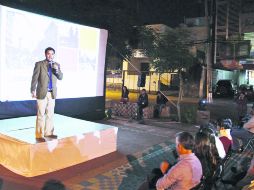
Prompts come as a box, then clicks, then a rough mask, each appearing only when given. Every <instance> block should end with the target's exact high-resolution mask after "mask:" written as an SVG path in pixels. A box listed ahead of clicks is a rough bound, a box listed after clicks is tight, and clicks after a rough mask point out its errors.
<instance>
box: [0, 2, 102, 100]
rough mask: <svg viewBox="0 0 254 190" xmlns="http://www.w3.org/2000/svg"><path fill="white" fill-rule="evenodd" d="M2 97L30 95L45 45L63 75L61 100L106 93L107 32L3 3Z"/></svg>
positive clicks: (0, 19) (27, 97)
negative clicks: (50, 50)
mask: <svg viewBox="0 0 254 190" xmlns="http://www.w3.org/2000/svg"><path fill="white" fill-rule="evenodd" d="M0 42H1V43H0V101H1V102H3V101H23V100H31V94H30V85H31V77H32V73H33V68H34V64H35V63H36V62H37V61H40V60H44V59H45V54H44V50H45V48H47V47H53V48H54V49H55V50H56V54H55V59H54V61H56V62H58V63H60V65H61V70H62V72H63V74H64V76H63V80H62V81H58V83H57V88H58V93H57V94H58V97H57V98H58V99H63V98H79V97H97V96H104V69H105V51H106V42H107V31H106V30H103V29H97V28H92V27H88V26H83V25H79V24H75V23H71V22H67V21H63V20H59V19H55V18H50V17H46V16H42V15H38V14H34V13H29V12H25V11H21V10H17V9H13V8H9V7H5V6H0Z"/></svg>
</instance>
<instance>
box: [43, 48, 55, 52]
mask: <svg viewBox="0 0 254 190" xmlns="http://www.w3.org/2000/svg"><path fill="white" fill-rule="evenodd" d="M50 50H52V51H53V52H54V54H55V50H54V48H52V47H47V48H46V49H45V54H46V53H47V52H48V51H50Z"/></svg>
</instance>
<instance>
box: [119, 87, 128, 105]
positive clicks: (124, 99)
mask: <svg viewBox="0 0 254 190" xmlns="http://www.w3.org/2000/svg"><path fill="white" fill-rule="evenodd" d="M128 101H129V90H128V89H127V87H126V86H123V88H122V96H121V101H120V102H122V103H124V104H126V103H127V102H128Z"/></svg>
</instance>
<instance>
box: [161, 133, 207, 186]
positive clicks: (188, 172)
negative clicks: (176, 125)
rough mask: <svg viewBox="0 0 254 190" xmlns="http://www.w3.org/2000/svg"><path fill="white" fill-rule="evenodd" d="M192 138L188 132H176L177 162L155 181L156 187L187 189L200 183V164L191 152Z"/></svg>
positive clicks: (192, 146)
mask: <svg viewBox="0 0 254 190" xmlns="http://www.w3.org/2000/svg"><path fill="white" fill-rule="evenodd" d="M193 148H194V138H193V136H192V135H191V134H190V133H188V132H181V133H178V134H176V151H177V153H178V155H179V159H178V162H177V163H176V164H175V165H174V166H172V167H171V168H170V169H169V170H168V172H167V173H166V174H164V176H163V177H162V178H160V179H159V180H158V181H157V183H156V189H157V190H162V189H171V190H189V189H191V188H193V187H195V186H197V185H198V184H199V183H200V180H201V177H202V174H203V173H202V165H201V163H200V161H199V159H198V158H197V157H196V155H195V154H194V153H193V152H192V149H193Z"/></svg>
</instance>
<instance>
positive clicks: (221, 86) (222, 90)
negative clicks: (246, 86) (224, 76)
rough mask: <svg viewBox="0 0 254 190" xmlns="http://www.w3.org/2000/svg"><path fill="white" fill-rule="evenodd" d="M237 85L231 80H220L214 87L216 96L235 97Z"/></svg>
mask: <svg viewBox="0 0 254 190" xmlns="http://www.w3.org/2000/svg"><path fill="white" fill-rule="evenodd" d="M235 93H236V87H235V86H234V84H233V82H232V81H231V80H218V82H217V83H216V86H215V88H214V97H234V95H235Z"/></svg>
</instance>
